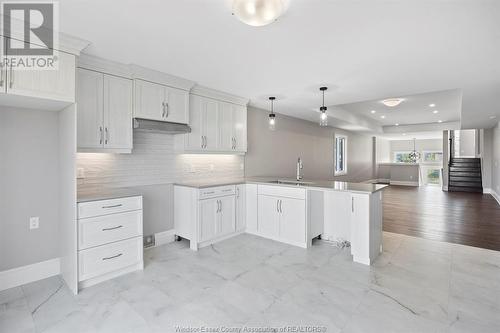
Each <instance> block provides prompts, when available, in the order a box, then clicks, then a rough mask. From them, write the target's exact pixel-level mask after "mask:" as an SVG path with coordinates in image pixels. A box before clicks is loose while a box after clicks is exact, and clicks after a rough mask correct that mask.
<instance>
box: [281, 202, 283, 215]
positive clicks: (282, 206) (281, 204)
mask: <svg viewBox="0 0 500 333" xmlns="http://www.w3.org/2000/svg"><path fill="white" fill-rule="evenodd" d="M282 205H283V201H282V200H281V199H280V213H281V214H283V206H282Z"/></svg>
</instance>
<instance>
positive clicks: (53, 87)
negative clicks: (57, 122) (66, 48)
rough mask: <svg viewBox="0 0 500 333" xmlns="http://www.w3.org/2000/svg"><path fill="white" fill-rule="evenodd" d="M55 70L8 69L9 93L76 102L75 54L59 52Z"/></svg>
mask: <svg viewBox="0 0 500 333" xmlns="http://www.w3.org/2000/svg"><path fill="white" fill-rule="evenodd" d="M56 55H57V58H56V60H55V62H56V63H57V66H58V67H57V69H55V70H16V69H15V68H12V67H10V68H8V70H7V93H8V94H14V95H21V96H28V97H37V98H43V99H50V100H55V101H63V102H69V103H74V102H75V72H76V71H75V68H76V60H75V56H74V55H72V54H69V53H65V52H57V53H56Z"/></svg>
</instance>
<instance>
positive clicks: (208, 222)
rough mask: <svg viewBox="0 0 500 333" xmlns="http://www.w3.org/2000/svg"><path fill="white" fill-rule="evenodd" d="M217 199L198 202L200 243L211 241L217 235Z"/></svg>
mask: <svg viewBox="0 0 500 333" xmlns="http://www.w3.org/2000/svg"><path fill="white" fill-rule="evenodd" d="M218 201H219V199H206V200H200V230H199V239H200V242H204V241H207V240H210V239H213V238H214V237H215V235H216V234H217V228H218V224H219V213H218V212H217V210H218Z"/></svg>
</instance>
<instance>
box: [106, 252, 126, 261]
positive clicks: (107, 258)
mask: <svg viewBox="0 0 500 333" xmlns="http://www.w3.org/2000/svg"><path fill="white" fill-rule="evenodd" d="M122 255H123V253H119V254H117V255H116V256H111V257H106V258H102V260H109V259H115V258H118V257H121V256H122Z"/></svg>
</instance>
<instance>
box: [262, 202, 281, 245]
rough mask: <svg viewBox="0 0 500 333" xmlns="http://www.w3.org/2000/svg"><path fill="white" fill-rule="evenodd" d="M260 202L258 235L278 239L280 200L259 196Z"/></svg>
mask: <svg viewBox="0 0 500 333" xmlns="http://www.w3.org/2000/svg"><path fill="white" fill-rule="evenodd" d="M258 200H259V201H258V209H257V210H258V216H259V218H258V233H259V234H260V235H262V236H263V237H269V238H274V239H277V238H278V237H279V229H280V225H279V223H280V220H279V217H280V216H279V213H278V204H279V198H277V197H271V196H267V195H259V199H258Z"/></svg>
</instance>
